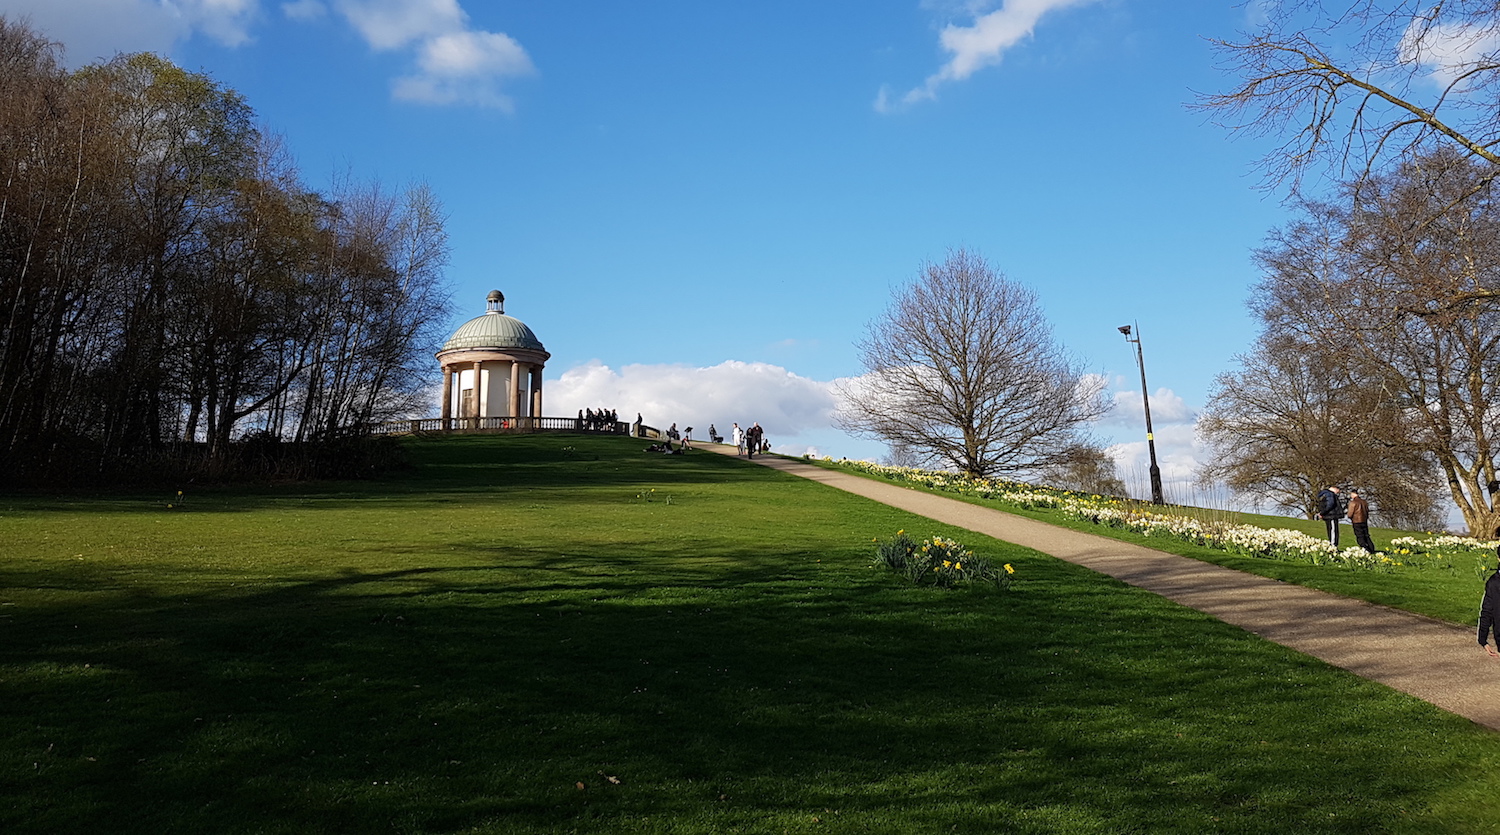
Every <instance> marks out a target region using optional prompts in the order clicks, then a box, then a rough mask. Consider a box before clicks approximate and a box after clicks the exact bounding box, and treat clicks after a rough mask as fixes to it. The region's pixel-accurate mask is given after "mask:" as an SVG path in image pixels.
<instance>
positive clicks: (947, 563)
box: [943, 560, 953, 568]
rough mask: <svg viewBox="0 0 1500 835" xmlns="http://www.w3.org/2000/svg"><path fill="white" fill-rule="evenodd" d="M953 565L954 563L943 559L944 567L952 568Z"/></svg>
mask: <svg viewBox="0 0 1500 835" xmlns="http://www.w3.org/2000/svg"><path fill="white" fill-rule="evenodd" d="M952 566H953V563H951V562H948V561H947V560H943V567H944V568H951V567H952Z"/></svg>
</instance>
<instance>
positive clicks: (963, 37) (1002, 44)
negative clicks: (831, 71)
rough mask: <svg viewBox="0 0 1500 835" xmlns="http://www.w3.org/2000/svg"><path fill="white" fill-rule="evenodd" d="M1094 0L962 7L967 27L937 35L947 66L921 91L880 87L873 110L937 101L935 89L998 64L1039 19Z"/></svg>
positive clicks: (1008, 0) (1015, 0) (1017, 0)
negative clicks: (991, 8)
mask: <svg viewBox="0 0 1500 835" xmlns="http://www.w3.org/2000/svg"><path fill="white" fill-rule="evenodd" d="M1091 2H1094V0H1005V3H1004V4H1003V5H1002V6H1001V7H1000V8H998V9H995V10H994V11H990V12H983V9H984V8H985V4H975V3H971V4H965V6H964V10H965V11H966V12H967V13H968V14H969V15H971V16H972V17H973V22H972V23H970V24H969V25H967V26H958V25H955V24H952V23H950V24H948V25H947V26H944V27H943V30H942V32H940V33H939V35H938V42H939V43H940V44H941V45H942V47H943V51H944V52H947V53H948V54H949V56H950V57H949V58H948V62H947V63H946V64H944V65H943V66H942V67H941V68H940V69H939V70H938V71H937V72H935V73H933V74H932V75H930V76H928V77H927V81H926V82H925V83H923V84H922V85H921V86H920V87H916V88H914V89H912V90H910V91H908V92H907V93H906V94H905V95H902V96H899V97H896V96H893V95H892V93H891V91H890V90H889V89H888V88H885V87H882V88H881V90H880V92H879V94H877V96H876V97H875V105H874V106H875V110H876V111H877V112H880V113H890V112H893V111H894V110H897V109H899V108H901V107H904V106H908V105H911V104H915V103H916V102H920V101H924V100H927V99H934V98H937V91H938V88H939V87H941V86H942V85H944V84H946V83H948V82H952V81H962V80H964V79H966V78H968V77H969V76H971V75H973V74H974V73H976V72H978V71H979V70H981V69H984V68H985V67H989V66H993V65H995V64H998V63H1000V60H1001V59H1002V58H1003V57H1004V56H1005V52H1006V50H1008V49H1010V48H1011V47H1013V46H1015V45H1016V44H1017V43H1020V42H1021V41H1022V40H1023V39H1025V38H1027V37H1030V35H1031V33H1032V32H1033V31H1035V29H1036V26H1037V24H1038V23H1039V22H1040V21H1041V19H1042V17H1043V16H1045V15H1046V14H1048V13H1049V12H1053V11H1057V10H1059V9H1065V8H1068V7H1070V6H1081V5H1084V4H1086V3H1091Z"/></svg>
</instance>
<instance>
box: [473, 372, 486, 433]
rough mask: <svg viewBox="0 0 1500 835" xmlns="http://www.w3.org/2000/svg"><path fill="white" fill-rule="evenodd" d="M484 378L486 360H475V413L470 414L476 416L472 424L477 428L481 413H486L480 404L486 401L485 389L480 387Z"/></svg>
mask: <svg viewBox="0 0 1500 835" xmlns="http://www.w3.org/2000/svg"><path fill="white" fill-rule="evenodd" d="M483 378H484V362H483V361H482V360H475V361H474V414H472V415H470V416H469V417H472V418H474V423H473V424H472V426H473V428H475V429H478V428H479V418H480V416H481V415H483V414H484V408H483V407H482V406H481V405H480V404H481V403H483V402H484V400H483V398H484V389H482V388H480V387H479V383H480V380H482V379H483Z"/></svg>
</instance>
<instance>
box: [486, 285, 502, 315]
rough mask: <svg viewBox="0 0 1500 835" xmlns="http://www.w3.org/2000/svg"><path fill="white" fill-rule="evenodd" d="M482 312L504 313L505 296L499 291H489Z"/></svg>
mask: <svg viewBox="0 0 1500 835" xmlns="http://www.w3.org/2000/svg"><path fill="white" fill-rule="evenodd" d="M484 312H486V313H504V312H505V294H504V293H502V292H500V291H499V290H491V291H490V294H489V295H488V296H485V306H484Z"/></svg>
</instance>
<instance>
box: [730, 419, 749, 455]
mask: <svg viewBox="0 0 1500 835" xmlns="http://www.w3.org/2000/svg"><path fill="white" fill-rule="evenodd" d="M729 436H730V437H732V438H734V454H735V455H744V454H745V430H743V429H741V428H740V425H739V424H738V423H736V424H735V425H734V428H733V429H731V430H729Z"/></svg>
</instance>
